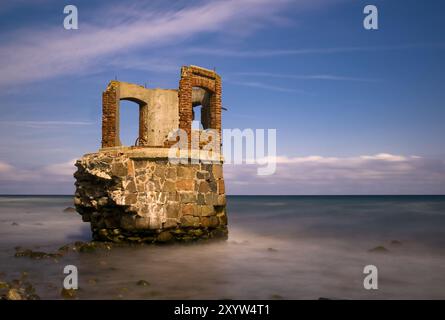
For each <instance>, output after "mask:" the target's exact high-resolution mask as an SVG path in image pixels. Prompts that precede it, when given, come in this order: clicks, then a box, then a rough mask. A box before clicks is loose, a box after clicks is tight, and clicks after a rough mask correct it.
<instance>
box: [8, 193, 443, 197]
mask: <svg viewBox="0 0 445 320" xmlns="http://www.w3.org/2000/svg"><path fill="white" fill-rule="evenodd" d="M15 196H17V197H20V196H27V197H28V196H29V197H74V195H73V194H0V197H15ZM226 196H227V197H444V196H445V194H226Z"/></svg>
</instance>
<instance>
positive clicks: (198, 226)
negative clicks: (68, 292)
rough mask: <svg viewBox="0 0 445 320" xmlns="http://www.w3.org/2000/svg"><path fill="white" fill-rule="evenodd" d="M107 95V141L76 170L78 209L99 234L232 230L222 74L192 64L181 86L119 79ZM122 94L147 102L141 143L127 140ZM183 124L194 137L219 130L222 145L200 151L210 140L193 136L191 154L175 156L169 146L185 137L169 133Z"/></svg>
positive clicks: (146, 236)
mask: <svg viewBox="0 0 445 320" xmlns="http://www.w3.org/2000/svg"><path fill="white" fill-rule="evenodd" d="M102 99H103V100H102V102H103V105H102V148H100V149H99V151H98V152H96V153H90V154H86V155H84V156H83V157H82V158H81V159H79V160H78V161H77V162H76V167H77V171H76V173H75V174H74V177H75V178H76V193H75V198H74V202H75V206H76V210H77V211H78V212H79V213H80V214H81V215H82V220H83V221H85V222H90V224H91V230H92V233H93V238H94V239H96V240H107V241H134V242H166V241H170V240H177V241H188V240H194V239H201V238H204V239H210V238H218V237H223V238H225V237H226V236H227V216H226V197H225V190H224V179H223V167H222V164H223V159H222V156H221V143H220V139H219V137H220V136H221V78H220V76H219V75H218V74H216V73H215V72H214V71H212V70H208V69H204V68H200V67H196V66H187V67H182V69H181V78H180V81H179V88H178V89H149V88H145V87H142V86H139V85H136V84H131V83H126V82H120V81H111V82H110V83H109V85H108V87H107V88H106V90H105V91H104V92H103V95H102ZM121 100H129V101H132V102H135V103H136V104H137V105H139V124H138V125H139V136H138V138H137V141H136V143H135V145H134V146H122V144H121V142H120V138H119V102H120V101H121ZM199 105H200V106H201V123H202V129H192V121H193V119H194V107H196V106H199ZM178 129H182V130H183V132H185V133H187V139H188V142H192V139H194V138H193V137H196V136H198V140H199V139H202V137H203V136H205V133H206V132H208V131H212V132H216V133H217V136H216V139H217V140H215V141H214V142H217V143H216V144H215V145H216V147H214V148H213V149H212V150H211V152H210V153H202V152H195V151H197V150H196V149H198V150H199V149H202V147H203V146H202V144H201V143H198V144H193V143H190V144H189V145H188V149H187V152H186V161H185V162H184V161H181V163H177V162H175V161H171V160H172V159H171V153H170V157H169V151H170V150H171V147H172V146H174V145H175V143H176V142H177V140H178V138H177V139H176V140H174V139H173V140H172V138H171V136H169V135H170V134H171V132H175V131H176V130H178ZM206 129H207V130H206ZM210 129H211V130H210ZM196 133H197V135H196ZM209 140H212V139H211V138H210V139H209ZM199 141H201V140H199ZM208 154H211V157H209V156H208ZM182 160H184V159H183V158H182Z"/></svg>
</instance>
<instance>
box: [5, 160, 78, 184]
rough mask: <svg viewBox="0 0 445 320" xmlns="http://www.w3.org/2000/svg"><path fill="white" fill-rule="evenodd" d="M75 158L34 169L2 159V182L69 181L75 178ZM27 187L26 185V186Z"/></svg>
mask: <svg viewBox="0 0 445 320" xmlns="http://www.w3.org/2000/svg"><path fill="white" fill-rule="evenodd" d="M74 163H75V159H72V160H69V161H66V162H63V163H54V164H51V165H47V166H42V167H39V168H33V169H24V168H19V167H16V166H14V165H12V164H10V163H7V162H4V161H0V183H1V184H4V183H17V182H22V183H33V182H42V183H45V182H48V183H54V182H67V181H71V180H72V179H73V173H74V172H75V170H76V167H75V166H74ZM24 187H25V186H24Z"/></svg>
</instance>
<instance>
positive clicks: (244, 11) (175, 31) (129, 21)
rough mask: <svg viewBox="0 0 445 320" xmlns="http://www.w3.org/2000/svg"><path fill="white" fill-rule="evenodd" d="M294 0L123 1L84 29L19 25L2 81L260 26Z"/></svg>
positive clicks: (6, 51) (1, 59) (73, 70)
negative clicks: (176, 4)
mask: <svg viewBox="0 0 445 320" xmlns="http://www.w3.org/2000/svg"><path fill="white" fill-rule="evenodd" d="M308 2H310V1H301V4H304V5H308ZM289 3H291V1H289V0H278V1H272V0H242V1H240V0H225V1H211V2H198V5H194V6H190V5H189V6H187V7H185V8H184V7H183V8H174V9H169V8H166V9H165V8H160V7H159V6H153V7H150V4H146V5H139V6H136V7H135V6H128V7H125V6H120V7H119V10H109V11H108V12H106V14H104V12H96V13H97V14H96V15H94V14H93V13H91V12H90V13H89V14H90V15H91V16H96V17H97V16H100V17H104V19H95V20H93V19H91V20H90V21H82V23H81V24H80V26H79V30H74V31H73V30H71V31H67V30H64V29H63V28H62V27H61V26H57V27H54V28H43V27H42V28H41V29H37V30H35V28H33V29H30V30H20V31H17V32H16V34H15V35H14V37H12V36H11V38H13V40H12V41H11V42H9V43H3V44H2V47H1V48H0V69H1V70H2V77H1V78H0V85H3V86H5V85H11V84H18V83H25V82H29V81H37V80H40V79H46V78H50V77H54V76H60V75H65V74H82V73H86V72H91V70H92V69H97V68H101V67H102V68H103V67H104V65H107V63H108V61H106V59H105V58H109V57H112V56H113V55H116V54H122V53H126V52H129V50H135V49H141V48H144V49H148V48H157V47H162V46H169V45H177V44H180V43H183V42H184V41H187V40H190V39H193V37H194V36H196V35H199V34H204V33H209V32H213V33H214V32H226V31H227V30H229V29H231V28H236V27H237V26H238V27H239V26H240V25H241V24H242V25H243V26H245V25H246V24H247V25H248V24H249V22H252V24H254V25H255V27H258V26H259V25H263V23H265V22H266V21H268V19H270V18H271V17H273V16H275V15H277V14H278V13H279V12H280V11H282V10H283V8H285V7H286V6H288V5H289ZM113 8H114V7H112V9H113ZM101 9H102V8H101ZM244 29H245V28H244Z"/></svg>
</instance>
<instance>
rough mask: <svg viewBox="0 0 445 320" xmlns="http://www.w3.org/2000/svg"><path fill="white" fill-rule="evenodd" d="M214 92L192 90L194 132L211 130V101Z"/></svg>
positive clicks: (198, 89) (197, 88) (199, 88)
mask: <svg viewBox="0 0 445 320" xmlns="http://www.w3.org/2000/svg"><path fill="white" fill-rule="evenodd" d="M211 97H212V92H210V91H209V90H207V89H205V88H201V87H193V88H192V130H204V129H209V128H210V101H211Z"/></svg>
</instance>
